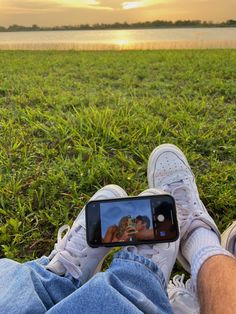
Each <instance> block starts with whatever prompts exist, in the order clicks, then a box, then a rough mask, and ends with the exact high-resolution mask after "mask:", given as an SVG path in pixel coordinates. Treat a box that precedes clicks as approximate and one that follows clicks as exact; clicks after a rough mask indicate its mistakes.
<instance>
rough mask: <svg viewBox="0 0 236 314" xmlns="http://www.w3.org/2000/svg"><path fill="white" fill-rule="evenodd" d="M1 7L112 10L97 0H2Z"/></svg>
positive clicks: (15, 9) (25, 9)
mask: <svg viewBox="0 0 236 314" xmlns="http://www.w3.org/2000/svg"><path fill="white" fill-rule="evenodd" d="M0 7H1V8H2V9H4V10H8V11H10V10H12V12H13V11H19V10H21V11H22V12H23V11H24V12H25V11H48V10H54V9H65V8H87V9H94V10H112V8H111V7H109V6H101V5H100V1H97V0H69V1H68V0H2V1H1V4H0Z"/></svg>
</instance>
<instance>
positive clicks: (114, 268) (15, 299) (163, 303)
mask: <svg viewBox="0 0 236 314" xmlns="http://www.w3.org/2000/svg"><path fill="white" fill-rule="evenodd" d="M47 263H48V259H47V258H46V257H42V258H41V259H39V260H36V261H32V262H27V263H24V264H19V263H17V262H14V261H12V260H9V259H1V260H0V312H1V313H2V314H13V313H14V314H15V313H16V314H22V313H24V314H26V313H30V314H38V313H46V312H47V313H48V314H49V313H50V314H55V313H60V314H61V313H63V314H66V313H69V314H73V313H90V314H91V313H97V314H99V313H112V314H116V313H117V314H118V313H119V314H120V313H129V314H130V313H148V314H149V313H150V314H152V313H158V314H161V313H173V312H172V309H171V306H170V304H169V300H168V297H167V294H166V283H165V279H164V277H163V274H162V272H161V270H160V269H159V268H158V266H157V265H156V264H155V263H154V262H153V261H151V260H149V259H147V258H144V257H143V256H140V255H135V254H133V253H130V252H127V251H121V252H118V253H117V254H116V255H115V256H114V258H113V262H112V264H111V266H110V268H109V269H108V270H107V271H105V272H104V273H98V274H97V275H95V276H94V277H93V278H92V279H90V280H89V281H88V282H87V283H85V284H84V285H82V286H81V283H80V281H79V280H74V279H73V278H67V277H60V276H58V275H56V274H54V273H52V272H50V271H48V270H46V269H45V267H44V266H45V265H46V264H47Z"/></svg>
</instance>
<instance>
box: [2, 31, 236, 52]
mask: <svg viewBox="0 0 236 314" xmlns="http://www.w3.org/2000/svg"><path fill="white" fill-rule="evenodd" d="M205 48H236V28H184V29H183V28H182V29H180V28H174V29H173V28H172V29H171V28H169V29H139V30H89V31H39V32H11V33H10V32H6V33H4V32H0V50H6V49H24V50H27V49H28V50H49V49H56V50H70V49H74V50H128V49H136V50H138V49H143V50H148V49H205Z"/></svg>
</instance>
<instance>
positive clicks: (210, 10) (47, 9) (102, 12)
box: [0, 0, 236, 26]
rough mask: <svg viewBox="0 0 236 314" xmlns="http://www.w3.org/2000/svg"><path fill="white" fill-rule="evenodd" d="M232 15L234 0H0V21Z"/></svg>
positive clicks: (223, 17) (220, 18) (80, 21)
mask: <svg viewBox="0 0 236 314" xmlns="http://www.w3.org/2000/svg"><path fill="white" fill-rule="evenodd" d="M157 19H164V20H173V21H175V20H178V19H182V20H183V19H200V20H211V21H219V22H221V21H225V20H227V19H236V0H134V1H132V0H130V1H129V0H127V1H126V0H0V25H4V26H8V25H11V24H20V25H32V24H37V25H40V26H53V25H75V24H85V23H88V24H94V23H114V22H125V21H126V22H137V21H147V20H157Z"/></svg>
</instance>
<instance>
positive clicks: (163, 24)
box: [0, 19, 236, 32]
mask: <svg viewBox="0 0 236 314" xmlns="http://www.w3.org/2000/svg"><path fill="white" fill-rule="evenodd" d="M181 27H183V28H184V27H236V20H232V19H231V20H227V21H226V22H221V23H213V22H211V21H200V20H178V21H175V22H172V21H162V20H156V21H153V22H137V23H126V22H124V23H113V24H104V23H96V24H93V25H90V24H80V25H63V26H53V27H41V26H38V25H36V24H34V25H32V26H22V25H17V24H13V25H10V26H9V27H4V26H0V32H21V31H61V30H96V29H99V30H104V29H143V28H181Z"/></svg>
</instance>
